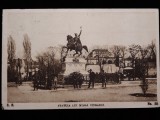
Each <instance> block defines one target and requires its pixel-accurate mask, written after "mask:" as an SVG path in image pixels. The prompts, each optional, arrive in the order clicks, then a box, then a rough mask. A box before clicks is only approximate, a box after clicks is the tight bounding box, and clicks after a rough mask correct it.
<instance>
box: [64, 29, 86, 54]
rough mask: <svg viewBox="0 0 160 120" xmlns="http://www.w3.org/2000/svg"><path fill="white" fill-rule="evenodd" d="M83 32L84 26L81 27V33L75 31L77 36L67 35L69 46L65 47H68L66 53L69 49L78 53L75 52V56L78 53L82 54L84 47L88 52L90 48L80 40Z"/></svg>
mask: <svg viewBox="0 0 160 120" xmlns="http://www.w3.org/2000/svg"><path fill="white" fill-rule="evenodd" d="M81 33H82V27H80V33H79V35H78V34H77V33H75V37H74V38H73V37H72V36H71V35H67V41H68V43H67V46H64V47H63V48H67V51H66V55H67V53H68V51H72V50H75V52H76V53H74V54H73V56H75V55H76V54H78V56H80V55H81V54H82V49H83V48H84V49H85V50H86V51H87V52H88V48H87V46H86V45H82V43H81V40H80V35H81Z"/></svg>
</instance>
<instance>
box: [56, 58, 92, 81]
mask: <svg viewBox="0 0 160 120" xmlns="http://www.w3.org/2000/svg"><path fill="white" fill-rule="evenodd" d="M86 62H87V61H86V60H85V58H83V57H73V56H72V57H69V56H67V57H66V58H65V61H64V62H63V63H62V72H61V73H60V74H59V79H60V81H62V83H64V78H65V77H68V76H69V75H70V74H71V73H73V72H79V73H81V74H83V76H84V77H85V78H86V77H87V76H88V74H89V73H88V72H87V71H86V69H85V67H86Z"/></svg>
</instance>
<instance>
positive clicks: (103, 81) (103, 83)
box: [100, 70, 106, 87]
mask: <svg viewBox="0 0 160 120" xmlns="http://www.w3.org/2000/svg"><path fill="white" fill-rule="evenodd" d="M100 79H101V81H102V87H104V85H105V87H106V79H105V74H104V70H101V72H100Z"/></svg>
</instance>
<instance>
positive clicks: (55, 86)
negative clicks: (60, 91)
mask: <svg viewBox="0 0 160 120" xmlns="http://www.w3.org/2000/svg"><path fill="white" fill-rule="evenodd" d="M57 82H58V78H57V76H55V77H54V81H53V87H54V90H57Z"/></svg>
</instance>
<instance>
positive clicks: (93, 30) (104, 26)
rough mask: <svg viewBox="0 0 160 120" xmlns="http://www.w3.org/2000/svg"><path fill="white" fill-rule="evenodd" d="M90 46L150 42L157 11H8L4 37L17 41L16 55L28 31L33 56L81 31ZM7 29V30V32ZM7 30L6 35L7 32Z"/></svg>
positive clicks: (154, 33) (4, 21)
mask: <svg viewBox="0 0 160 120" xmlns="http://www.w3.org/2000/svg"><path fill="white" fill-rule="evenodd" d="M80 26H82V34H81V41H82V44H84V45H87V46H88V47H89V48H91V47H92V46H95V45H100V46H102V45H127V46H128V45H130V44H133V43H135V44H140V45H147V44H149V43H151V41H152V40H153V39H157V34H158V26H159V25H158V12H157V10H143V9H141V10H118V9H116V10H112V9H110V10H66V11H63V10H6V11H4V13H3V39H4V40H7V37H8V36H9V35H11V36H12V37H13V39H14V40H15V41H16V50H17V53H16V54H17V56H18V55H20V54H21V53H22V51H23V45H22V43H23V39H24V38H23V35H24V34H28V36H29V38H30V41H31V44H32V56H33V57H34V56H35V55H36V54H37V52H40V51H43V50H44V49H46V48H47V47H49V46H58V45H66V44H67V41H66V36H67V35H68V34H70V35H72V36H74V33H79V31H80ZM4 31H5V32H4ZM4 33H5V34H4Z"/></svg>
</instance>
